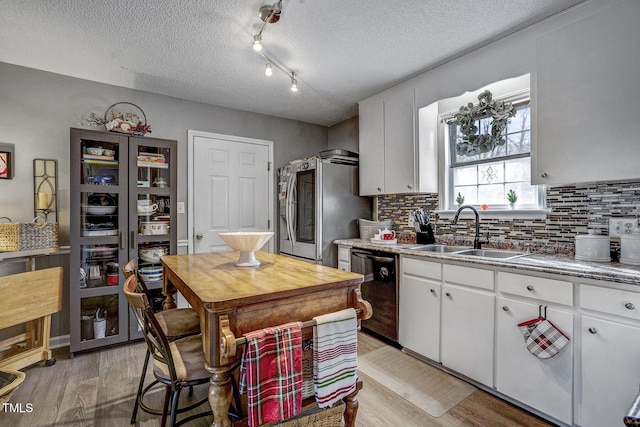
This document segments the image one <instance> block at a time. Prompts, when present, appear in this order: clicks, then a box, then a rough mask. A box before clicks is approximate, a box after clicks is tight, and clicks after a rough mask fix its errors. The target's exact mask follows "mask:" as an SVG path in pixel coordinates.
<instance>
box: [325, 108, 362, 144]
mask: <svg viewBox="0 0 640 427" xmlns="http://www.w3.org/2000/svg"><path fill="white" fill-rule="evenodd" d="M358 132H359V127H358V116H356V117H352V118H350V119H347V120H345V121H343V122H341V123H338V124H336V125H333V126H331V127H330V128H329V135H328V141H327V146H328V148H329V149H334V148H342V149H343V150H348V151H353V152H354V153H359V152H360V148H359V145H360V144H359V138H358Z"/></svg>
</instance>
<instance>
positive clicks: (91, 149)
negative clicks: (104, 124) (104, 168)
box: [87, 147, 104, 156]
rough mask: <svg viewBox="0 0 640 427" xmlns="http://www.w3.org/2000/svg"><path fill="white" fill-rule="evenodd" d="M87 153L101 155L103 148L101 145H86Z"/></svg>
mask: <svg viewBox="0 0 640 427" xmlns="http://www.w3.org/2000/svg"><path fill="white" fill-rule="evenodd" d="M87 153H88V154H92V155H94V156H102V154H103V153H104V149H103V148H102V147H87Z"/></svg>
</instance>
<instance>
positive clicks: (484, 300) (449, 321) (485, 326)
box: [440, 266, 495, 387]
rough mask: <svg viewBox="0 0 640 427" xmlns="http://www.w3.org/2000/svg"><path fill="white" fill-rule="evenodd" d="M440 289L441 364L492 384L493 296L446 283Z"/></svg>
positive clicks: (483, 382) (478, 290)
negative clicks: (441, 293)
mask: <svg viewBox="0 0 640 427" xmlns="http://www.w3.org/2000/svg"><path fill="white" fill-rule="evenodd" d="M445 267H446V266H445ZM472 277H473V276H470V278H472ZM442 292H443V295H442V329H441V344H440V345H441V348H440V354H441V361H442V364H443V365H444V366H446V367H448V368H451V369H453V370H454V371H456V372H459V373H461V374H463V375H465V376H467V377H469V378H471V379H473V380H476V381H478V382H480V383H482V384H485V385H487V386H489V387H493V325H494V323H493V315H494V307H495V296H494V295H492V294H490V293H488V292H486V291H483V290H480V289H473V288H466V287H463V286H456V285H450V284H447V283H446V282H445V284H444V285H443V287H442Z"/></svg>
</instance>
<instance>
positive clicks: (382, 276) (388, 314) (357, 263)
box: [351, 248, 398, 345]
mask: <svg viewBox="0 0 640 427" xmlns="http://www.w3.org/2000/svg"><path fill="white" fill-rule="evenodd" d="M351 271H352V272H354V273H360V274H362V275H363V276H364V282H363V283H362V286H361V288H360V289H361V291H362V297H363V298H364V299H365V300H367V301H369V302H370V303H371V307H372V308H373V315H372V316H371V318H370V319H368V320H365V321H363V322H362V328H363V329H364V330H366V331H368V332H372V333H373V334H374V335H377V336H379V337H382V338H385V340H386V341H388V342H392V343H394V344H396V345H397V342H398V280H397V271H398V256H397V255H396V254H392V253H389V252H381V251H374V250H368V249H359V248H351Z"/></svg>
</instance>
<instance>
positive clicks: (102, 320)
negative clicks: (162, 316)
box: [70, 131, 129, 352]
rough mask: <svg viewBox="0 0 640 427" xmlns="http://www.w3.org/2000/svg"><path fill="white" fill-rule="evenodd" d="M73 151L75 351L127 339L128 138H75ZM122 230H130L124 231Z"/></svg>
mask: <svg viewBox="0 0 640 427" xmlns="http://www.w3.org/2000/svg"><path fill="white" fill-rule="evenodd" d="M73 136H74V132H73V131H72V146H71V154H72V156H71V160H72V162H71V182H72V192H71V212H70V220H71V221H70V222H71V230H70V231H71V233H70V234H71V260H70V266H71V271H72V273H71V274H70V277H71V284H70V286H71V287H72V290H71V291H72V292H71V295H72V299H73V300H74V301H72V304H71V313H70V314H71V317H70V319H71V325H70V328H71V337H72V338H71V344H72V346H71V347H72V348H71V351H72V352H74V351H79V350H85V349H90V348H94V347H97V346H103V345H109V344H114V343H118V342H122V341H126V340H127V339H128V327H127V325H128V309H127V302H126V300H125V298H124V296H123V295H122V292H121V288H122V284H123V280H124V277H123V275H122V273H121V269H120V266H121V265H123V264H122V263H123V262H126V255H127V252H126V245H125V240H124V239H126V234H125V233H126V224H127V220H128V203H129V201H128V198H127V187H128V173H127V160H128V138H127V137H126V136H125V137H123V136H119V135H104V134H100V133H94V132H91V131H86V132H82V131H78V132H77V133H75V136H76V138H73ZM123 226H124V227H125V229H124V230H123Z"/></svg>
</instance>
